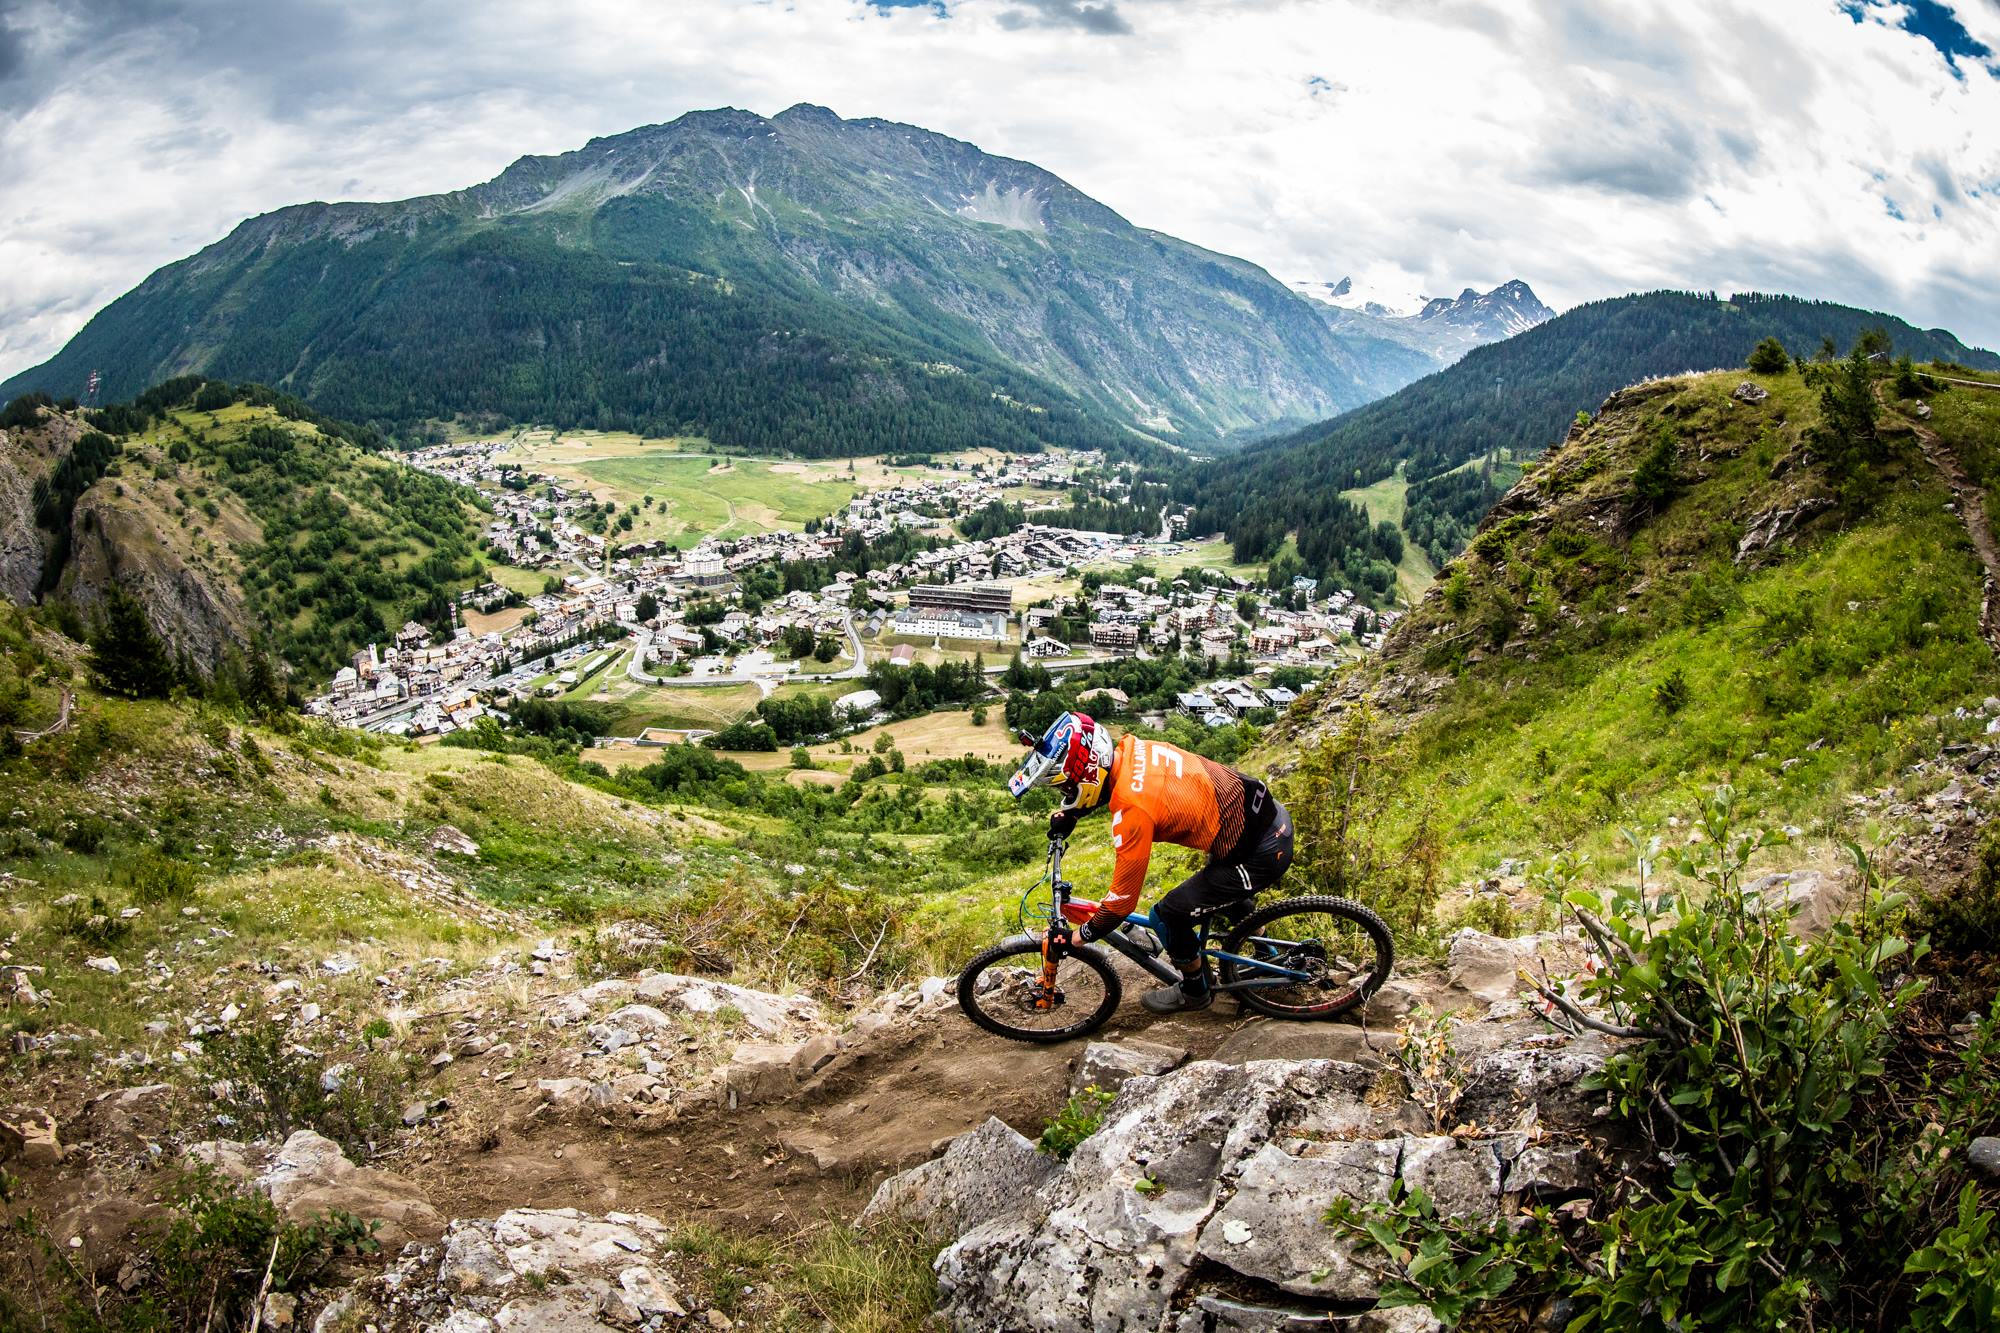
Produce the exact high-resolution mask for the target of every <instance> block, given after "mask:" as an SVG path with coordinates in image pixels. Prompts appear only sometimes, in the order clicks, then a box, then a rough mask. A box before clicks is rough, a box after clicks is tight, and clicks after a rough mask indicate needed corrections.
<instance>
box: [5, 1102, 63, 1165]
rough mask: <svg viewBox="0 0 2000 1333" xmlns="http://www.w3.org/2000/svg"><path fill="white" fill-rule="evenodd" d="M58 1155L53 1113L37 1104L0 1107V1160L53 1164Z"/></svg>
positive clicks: (26, 1163)
mask: <svg viewBox="0 0 2000 1333" xmlns="http://www.w3.org/2000/svg"><path fill="white" fill-rule="evenodd" d="M62 1159H63V1146H62V1142H61V1140H59V1139H57V1138H56V1118H55V1117H54V1116H52V1115H50V1114H49V1113H48V1112H47V1111H45V1110H43V1109H42V1108H41V1107H39V1106H10V1107H8V1108H7V1109H6V1110H4V1111H0V1162H20V1163H21V1164H23V1165H26V1166H54V1165H55V1164H56V1163H57V1162H60V1161H61V1160H62Z"/></svg>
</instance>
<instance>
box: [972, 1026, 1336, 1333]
mask: <svg viewBox="0 0 2000 1333" xmlns="http://www.w3.org/2000/svg"><path fill="white" fill-rule="evenodd" d="M1372 1077H1373V1076H1372V1075H1371V1074H1370V1073H1369V1071H1367V1070H1365V1069H1361V1068H1359V1067H1357V1066H1354V1065H1347V1064H1340V1063H1337V1062H1334V1061H1330V1060H1311V1061H1297V1062H1294V1061H1275V1060H1266V1061H1253V1062H1251V1063H1249V1064H1246V1065H1240V1066H1231V1065H1221V1064H1215V1063H1213V1062H1210V1061H1199V1062H1197V1063H1194V1064H1191V1065H1188V1066H1187V1067H1186V1068H1184V1069H1181V1070H1178V1071H1176V1072H1174V1073H1172V1074H1169V1075H1166V1076H1164V1077H1160V1078H1134V1079H1132V1080H1130V1081H1129V1082H1127V1083H1126V1084H1125V1087H1124V1089H1123V1091H1121V1092H1120V1093H1119V1096H1118V1100H1117V1101H1116V1102H1114V1103H1113V1104H1112V1105H1111V1107H1110V1108H1109V1109H1108V1110H1107V1112H1106V1114H1105V1118H1104V1123H1103V1126H1102V1127H1101V1128H1100V1129H1099V1130H1098V1132H1097V1133H1096V1134H1095V1135H1093V1136H1092V1137H1090V1138H1089V1139H1086V1140H1085V1141H1084V1142H1083V1143H1082V1144H1081V1145H1080V1146H1079V1147H1078V1148H1077V1150H1076V1152H1075V1153H1074V1154H1073V1155H1072V1156H1071V1158H1070V1160H1069V1162H1068V1164H1067V1165H1066V1167H1065V1168H1064V1169H1063V1170H1062V1171H1061V1172H1060V1173H1059V1174H1057V1175H1055V1176H1053V1177H1052V1178H1051V1179H1050V1180H1049V1181H1048V1183H1047V1184H1046V1185H1044V1186H1043V1187H1042V1188H1041V1189H1040V1190H1039V1191H1038V1192H1037V1195H1036V1202H1035V1204H1034V1205H1033V1206H1031V1207H1030V1208H1029V1209H1028V1210H1026V1211H1025V1212H1024V1213H1023V1214H1021V1215H1019V1216H1017V1217H1012V1218H996V1219H993V1220H989V1221H987V1222H985V1223H984V1224H982V1225H980V1226H979V1227H976V1228H974V1229H973V1230H972V1231H971V1232H970V1233H968V1234H967V1235H965V1236H962V1237H960V1238H959V1240H958V1241H957V1242H956V1243H954V1244H953V1245H951V1246H949V1247H947V1248H946V1249H945V1250H944V1251H943V1252H942V1253H940V1254H939V1255H938V1259H937V1275H938V1289H939V1297H940V1301H939V1306H940V1309H941V1310H942V1311H943V1313H944V1314H945V1317H946V1319H947V1320H948V1321H949V1322H950V1324H951V1326H952V1327H953V1328H955V1329H959V1330H961V1331H962V1333H1003V1331H1004V1333H1029V1331H1030V1330H1044V1331H1046V1333H1068V1331H1069V1330H1073V1329H1078V1328H1090V1329H1106V1330H1110V1329H1142V1328H1143V1329H1153V1328H1156V1327H1158V1326H1159V1324H1160V1323H1161V1321H1162V1319H1163V1318H1164V1316H1165V1314H1166V1311H1167V1309H1168V1305H1169V1302H1170V1301H1171V1300H1172V1299H1173V1298H1174V1296H1175V1295H1176V1294H1177V1293H1178V1292H1179V1291H1180V1289H1181V1288H1182V1286H1183V1285H1184V1284H1185V1283H1186V1281H1187V1279H1188V1276H1189V1274H1190V1272H1191V1271H1192V1270H1193V1268H1194V1266H1195V1264H1196V1261H1197V1259H1198V1258H1199V1246H1200V1241H1201V1233H1202V1227H1203V1225H1204V1224H1205V1223H1206V1222H1207V1221H1208V1220H1209V1218H1210V1216H1211V1215H1212V1214H1213V1213H1214V1211H1215V1208H1216V1205H1217V1203H1218V1202H1219V1201H1220V1199H1221V1198H1223V1197H1224V1196H1225V1195H1226V1194H1227V1193H1228V1192H1229V1191H1230V1190H1232V1189H1233V1188H1234V1186H1235V1184H1236V1180H1237V1177H1238V1175H1239V1174H1240V1172H1241V1171H1242V1170H1243V1168H1244V1166H1245V1165H1246V1164H1247V1162H1248V1161H1249V1159H1250V1158H1251V1157H1252V1156H1253V1155H1254V1154H1255V1153H1256V1152H1257V1150H1258V1149H1259V1148H1261V1147H1263V1146H1264V1145H1265V1144H1266V1143H1268V1142H1270V1141H1271V1140H1272V1139H1273V1138H1274V1137H1276V1136H1279V1135H1281V1134H1282V1133H1284V1132H1285V1131H1287V1130H1294V1129H1300V1130H1305V1131H1306V1132H1310V1133H1317V1132H1319V1131H1318V1129H1317V1126H1318V1125H1321V1124H1333V1123H1340V1122H1343V1121H1344V1122H1349V1123H1366V1121H1367V1119H1368V1112H1367V1109H1366V1107H1365V1106H1364V1104H1363V1103H1362V1100H1361V1098H1362V1096H1363V1094H1364V1093H1365V1092H1366V1091H1367V1089H1368V1086H1369V1084H1370V1082H1371V1081H1372ZM1142 1182H1143V1184H1142Z"/></svg>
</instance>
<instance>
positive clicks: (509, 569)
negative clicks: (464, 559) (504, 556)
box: [486, 565, 554, 597]
mask: <svg viewBox="0 0 2000 1333" xmlns="http://www.w3.org/2000/svg"><path fill="white" fill-rule="evenodd" d="M553 572H554V571H553V570H548V569H521V568H519V567H518V566H515V565H489V566H487V569H486V577H487V578H488V579H490V580H492V581H493V582H495V583H497V584H499V585H500V586H501V587H503V588H505V589H507V591H509V592H518V593H520V594H521V595H522V596H523V597H533V596H534V595H535V594H537V593H539V592H540V591H541V590H542V585H544V584H546V583H547V582H548V581H549V575H550V574H551V573H553Z"/></svg>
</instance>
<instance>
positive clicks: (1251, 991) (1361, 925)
mask: <svg viewBox="0 0 2000 1333" xmlns="http://www.w3.org/2000/svg"><path fill="white" fill-rule="evenodd" d="M1222 948H1223V951H1224V952H1225V953H1233V954H1237V955H1239V956H1241V957H1243V958H1248V959H1254V960H1255V961H1257V962H1259V963H1265V964H1268V965H1269V966H1271V967H1273V968H1283V969H1285V972H1287V973H1298V974H1301V975H1299V976H1298V977H1296V978H1292V979H1288V978H1286V977H1284V976H1283V974H1280V973H1275V972H1267V971H1265V970H1264V969H1263V968H1258V967H1251V966H1247V965H1245V964H1241V963H1232V962H1230V961H1229V960H1228V959H1223V960H1222V962H1221V965H1220V967H1219V968H1218V971H1219V972H1220V973H1221V976H1222V981H1223V983H1224V984H1225V985H1227V984H1229V983H1232V982H1235V983H1241V989H1238V990H1232V991H1230V994H1232V995H1234V996H1236V997H1237V998H1238V999H1240V1000H1242V1001H1243V1003H1244V1004H1246V1005H1248V1006H1250V1007H1251V1008H1252V1009H1255V1010H1256V1011H1257V1012H1258V1013H1260V1014H1269V1015H1270V1016H1271V1017H1273V1018H1294V1019H1319V1018H1335V1017H1338V1016H1339V1015H1341V1014H1344V1013H1347V1012H1348V1011H1349V1010H1351V1009H1356V1008H1359V1007H1360V1006H1361V1005H1364V1004H1366V1003H1367V1002H1368V998H1369V997H1370V996H1372V995H1373V994H1374V993H1375V992H1376V991H1378V990H1380V989H1381V988H1382V983H1383V982H1385V981H1387V980H1388V979H1389V969H1390V968H1391V967H1393V966H1394V965H1395V962H1396V945H1395V942H1394V941H1393V940H1392V939H1391V938H1390V936H1389V927H1388V926H1387V925H1386V924H1384V923H1383V920H1382V918H1381V917H1379V916H1377V915H1375V913H1374V912H1372V911H1370V910H1369V909H1368V908H1366V907H1363V906H1362V905H1361V904H1360V903H1357V902H1354V901H1351V900H1350V899H1347V898H1321V897H1313V898H1287V899H1285V900H1284V901H1282V902H1275V903H1272V904H1270V905H1269V906H1267V907H1260V908H1258V909H1257V910H1256V911H1254V912H1252V913H1251V914H1250V915H1249V916H1247V917H1245V918H1243V920H1242V921H1241V922H1239V923H1238V924H1237V926H1236V928H1235V929H1234V930H1232V931H1231V932H1230V933H1229V938H1228V939H1227V940H1225V941H1224V942H1223V945H1222Z"/></svg>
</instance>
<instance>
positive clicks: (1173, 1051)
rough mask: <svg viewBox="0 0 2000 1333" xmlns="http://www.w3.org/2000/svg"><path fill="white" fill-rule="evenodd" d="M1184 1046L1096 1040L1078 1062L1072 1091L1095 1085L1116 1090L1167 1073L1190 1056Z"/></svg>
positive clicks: (1105, 1089) (1101, 1090) (1102, 1088)
mask: <svg viewBox="0 0 2000 1333" xmlns="http://www.w3.org/2000/svg"><path fill="white" fill-rule="evenodd" d="M1187 1055H1188V1053H1187V1048H1186V1047H1184V1046H1163V1045H1161V1044H1160V1043H1159V1042H1155V1041H1119V1042H1111V1041H1093V1042H1091V1043H1090V1044H1089V1045H1088V1046H1086V1047H1084V1048H1083V1055H1082V1057H1081V1058H1080V1059H1078V1060H1077V1062H1076V1077H1075V1078H1073V1079H1072V1080H1070V1090H1071V1091H1072V1092H1081V1091H1083V1090H1084V1089H1085V1088H1096V1089H1098V1090H1099V1091H1100V1092H1117V1091H1118V1089H1120V1088H1122V1087H1124V1086H1125V1083H1126V1080H1128V1079H1132V1078H1137V1077H1140V1076H1143V1075H1156V1074H1164V1073H1166V1072H1167V1071H1168V1070H1170V1069H1172V1068H1173V1067H1174V1066H1176V1065H1178V1064H1179V1063H1180V1062H1181V1061H1183V1060H1185V1059H1187Z"/></svg>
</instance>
